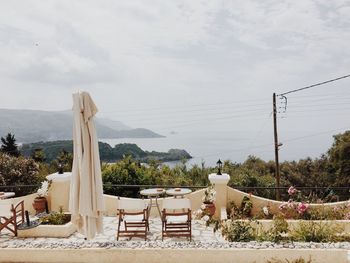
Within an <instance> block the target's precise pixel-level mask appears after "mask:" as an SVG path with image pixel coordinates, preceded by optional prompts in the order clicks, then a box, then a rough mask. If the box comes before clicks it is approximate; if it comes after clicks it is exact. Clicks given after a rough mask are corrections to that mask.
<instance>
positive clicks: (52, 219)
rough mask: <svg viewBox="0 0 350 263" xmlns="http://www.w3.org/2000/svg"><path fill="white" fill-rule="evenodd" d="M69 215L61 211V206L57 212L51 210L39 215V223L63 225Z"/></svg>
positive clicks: (69, 217) (68, 218)
mask: <svg viewBox="0 0 350 263" xmlns="http://www.w3.org/2000/svg"><path fill="white" fill-rule="evenodd" d="M70 219H71V216H70V215H68V214H65V213H63V210H62V207H60V211H59V212H51V213H50V214H48V215H44V216H42V217H40V222H41V224H44V225H64V224H66V223H68V222H69V221H70Z"/></svg>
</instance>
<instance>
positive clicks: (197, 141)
mask: <svg viewBox="0 0 350 263" xmlns="http://www.w3.org/2000/svg"><path fill="white" fill-rule="evenodd" d="M305 135H307V134H306V133H305V132H304V133H303V132H299V133H293V134H289V135H286V134H284V135H283V136H281V140H280V142H281V143H282V146H281V147H280V150H279V154H280V160H281V161H284V160H299V159H303V158H306V157H312V158H315V157H320V155H321V154H323V153H325V152H326V151H327V150H328V148H329V147H330V146H331V144H332V141H333V138H332V136H330V135H329V134H323V135H322V134H321V135H318V136H305ZM165 136H166V137H164V138H124V139H99V140H100V141H103V142H106V143H108V144H110V145H111V146H112V147H113V146H114V145H116V144H120V143H135V144H137V145H138V146H139V147H140V148H141V149H143V150H147V151H160V152H167V151H168V150H169V149H183V150H186V151H187V152H188V153H189V154H190V155H191V156H192V157H193V158H192V159H190V160H188V162H187V164H188V165H189V166H191V165H194V164H198V165H201V163H202V162H204V164H205V166H212V167H213V166H216V162H217V161H218V160H219V159H221V160H222V161H225V160H230V161H232V162H244V160H246V159H247V157H248V156H249V155H254V156H256V157H259V158H261V159H263V160H265V161H268V160H274V139H273V135H272V134H271V133H260V134H257V133H256V132H249V131H244V132H242V131H236V132H227V131H215V132H212V131H210V132H209V131H208V132H206V131H201V132H178V133H175V132H173V133H169V134H166V135H165ZM284 139H285V140H286V141H285V142H284V141H283V140H284ZM177 163H178V162H170V163H167V164H169V165H170V166H174V165H176V164H177Z"/></svg>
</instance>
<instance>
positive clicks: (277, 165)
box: [272, 93, 281, 200]
mask: <svg viewBox="0 0 350 263" xmlns="http://www.w3.org/2000/svg"><path fill="white" fill-rule="evenodd" d="M272 101H273V131H274V138H275V165H276V169H275V170H276V171H275V176H276V187H277V189H276V199H277V200H281V195H280V189H279V187H280V164H279V160H278V159H279V158H278V148H279V146H280V145H279V143H278V134H277V106H276V93H273V97H272Z"/></svg>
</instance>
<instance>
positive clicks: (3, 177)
mask: <svg viewBox="0 0 350 263" xmlns="http://www.w3.org/2000/svg"><path fill="white" fill-rule="evenodd" d="M43 179H44V178H42V176H40V175H39V165H38V164H37V163H36V162H34V160H33V159H26V158H24V157H13V156H9V155H7V154H1V153H0V185H3V186H16V185H33V186H32V187H14V188H11V187H4V188H2V189H4V191H15V192H16V195H17V196H22V195H26V194H30V193H32V192H34V190H35V189H36V188H37V185H39V184H40V182H41V181H42V180H43Z"/></svg>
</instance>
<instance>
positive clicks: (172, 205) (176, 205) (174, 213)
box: [162, 198, 192, 241]
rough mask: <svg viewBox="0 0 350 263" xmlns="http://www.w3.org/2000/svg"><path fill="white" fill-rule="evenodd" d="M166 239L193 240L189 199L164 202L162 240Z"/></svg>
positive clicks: (174, 199)
mask: <svg viewBox="0 0 350 263" xmlns="http://www.w3.org/2000/svg"><path fill="white" fill-rule="evenodd" d="M164 237H187V238H189V239H190V241H191V239H192V225H191V202H190V200H189V199H187V198H169V199H164V200H163V210H162V240H163V239H164Z"/></svg>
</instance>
